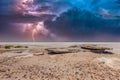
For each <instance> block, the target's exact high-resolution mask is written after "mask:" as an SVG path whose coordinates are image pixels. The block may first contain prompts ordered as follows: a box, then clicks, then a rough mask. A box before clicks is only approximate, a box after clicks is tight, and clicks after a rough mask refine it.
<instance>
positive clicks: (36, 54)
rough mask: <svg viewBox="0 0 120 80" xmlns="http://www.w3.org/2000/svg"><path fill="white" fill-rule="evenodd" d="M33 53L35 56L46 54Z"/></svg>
mask: <svg viewBox="0 0 120 80" xmlns="http://www.w3.org/2000/svg"><path fill="white" fill-rule="evenodd" d="M33 55H34V56H41V55H44V53H34V54H33Z"/></svg>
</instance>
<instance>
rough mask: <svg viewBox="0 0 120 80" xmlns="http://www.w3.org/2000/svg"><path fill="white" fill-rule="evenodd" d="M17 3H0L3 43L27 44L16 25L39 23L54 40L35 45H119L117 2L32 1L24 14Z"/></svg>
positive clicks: (14, 0) (9, 0)
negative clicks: (62, 43)
mask: <svg viewBox="0 0 120 80" xmlns="http://www.w3.org/2000/svg"><path fill="white" fill-rule="evenodd" d="M18 1H19V0H1V1H0V39H1V40H2V41H26V40H25V36H24V34H23V33H22V32H21V28H22V26H20V25H19V24H27V23H35V22H40V21H43V22H44V25H45V28H46V29H48V30H49V31H50V33H52V34H54V37H51V36H49V35H48V36H46V37H47V38H44V36H43V37H42V38H44V39H41V38H39V37H38V40H37V41H100V42H101V41H120V38H119V36H120V1H119V0H33V1H34V2H33V3H32V5H30V7H29V8H27V11H25V13H24V14H22V13H20V12H18V11H16V6H17V5H16V4H17V2H18ZM15 24H18V25H15ZM38 36H39V35H38ZM2 37H3V38H2ZM6 39H7V40H6Z"/></svg>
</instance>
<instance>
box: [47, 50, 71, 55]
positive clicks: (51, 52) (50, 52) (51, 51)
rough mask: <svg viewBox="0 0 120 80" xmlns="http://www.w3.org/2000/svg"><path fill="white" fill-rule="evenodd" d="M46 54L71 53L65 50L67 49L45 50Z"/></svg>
mask: <svg viewBox="0 0 120 80" xmlns="http://www.w3.org/2000/svg"><path fill="white" fill-rule="evenodd" d="M45 50H46V51H47V52H48V54H51V55H53V54H65V53H71V51H69V50H67V49H45Z"/></svg>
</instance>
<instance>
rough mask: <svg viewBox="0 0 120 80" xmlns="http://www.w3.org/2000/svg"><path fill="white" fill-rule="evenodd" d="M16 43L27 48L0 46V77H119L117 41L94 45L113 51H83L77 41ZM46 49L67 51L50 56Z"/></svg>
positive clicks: (93, 79) (61, 79)
mask: <svg viewBox="0 0 120 80" xmlns="http://www.w3.org/2000/svg"><path fill="white" fill-rule="evenodd" d="M1 45H2V46H4V45H6V44H1ZM12 45H18V44H12ZM20 45H27V46H28V48H20V49H15V48H11V49H4V48H3V47H2V48H0V80H120V53H119V52H120V44H94V45H97V46H100V47H107V48H112V49H111V50H110V52H112V53H113V54H103V53H94V52H91V51H89V50H84V49H81V47H79V46H81V45H83V44H78V43H72V44H71V43H67V44H65V43H59V44H57V43H50V44H46V43H44V44H34V45H33V44H20ZM74 45H78V46H77V47H76V46H75V47H73V46H74ZM86 45H88V44H86ZM89 45H93V44H89ZM70 46H72V47H70ZM46 49H53V50H57V49H60V50H71V52H70V53H64V54H52V55H51V54H48V52H47V51H46Z"/></svg>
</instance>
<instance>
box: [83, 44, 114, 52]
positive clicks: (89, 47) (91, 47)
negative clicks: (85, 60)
mask: <svg viewBox="0 0 120 80" xmlns="http://www.w3.org/2000/svg"><path fill="white" fill-rule="evenodd" d="M81 48H82V49H86V50H90V51H91V52H95V53H105V54H112V52H109V50H111V48H106V47H98V46H96V45H83V46H81Z"/></svg>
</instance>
